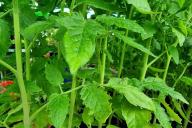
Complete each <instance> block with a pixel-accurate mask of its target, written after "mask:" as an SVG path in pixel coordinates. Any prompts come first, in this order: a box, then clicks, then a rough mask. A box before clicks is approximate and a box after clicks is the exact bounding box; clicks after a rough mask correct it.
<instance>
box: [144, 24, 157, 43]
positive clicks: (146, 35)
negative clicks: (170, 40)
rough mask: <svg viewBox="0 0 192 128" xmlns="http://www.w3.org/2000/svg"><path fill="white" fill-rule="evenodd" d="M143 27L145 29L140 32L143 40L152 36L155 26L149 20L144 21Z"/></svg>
mask: <svg viewBox="0 0 192 128" xmlns="http://www.w3.org/2000/svg"><path fill="white" fill-rule="evenodd" d="M143 27H144V30H145V33H141V37H142V39H143V40H145V39H148V38H150V37H153V35H154V34H155V33H156V26H155V25H154V24H153V23H152V22H151V21H146V22H145V23H144V26H143Z"/></svg>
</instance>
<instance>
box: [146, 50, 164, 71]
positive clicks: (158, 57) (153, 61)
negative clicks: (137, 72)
mask: <svg viewBox="0 0 192 128" xmlns="http://www.w3.org/2000/svg"><path fill="white" fill-rule="evenodd" d="M166 52H167V51H164V52H163V53H161V54H160V55H159V56H157V57H156V58H155V59H153V60H152V61H151V62H149V63H148V65H147V67H148V68H149V67H150V66H151V65H152V64H154V63H155V62H156V61H157V60H158V59H160V58H161V57H162V56H163V55H164V54H165V53H166Z"/></svg>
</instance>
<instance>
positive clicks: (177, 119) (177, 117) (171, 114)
mask: <svg viewBox="0 0 192 128" xmlns="http://www.w3.org/2000/svg"><path fill="white" fill-rule="evenodd" d="M162 104H163V105H164V107H165V109H166V111H167V113H168V114H169V116H170V118H171V119H172V120H174V121H176V122H177V123H179V124H181V121H182V119H181V118H180V117H179V115H178V114H177V113H175V112H174V111H173V109H172V108H171V107H170V106H169V105H168V104H167V103H166V102H165V101H163V102H162Z"/></svg>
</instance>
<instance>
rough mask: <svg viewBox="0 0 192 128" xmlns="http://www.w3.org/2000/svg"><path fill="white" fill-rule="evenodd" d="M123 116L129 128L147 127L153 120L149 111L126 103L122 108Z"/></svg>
mask: <svg viewBox="0 0 192 128" xmlns="http://www.w3.org/2000/svg"><path fill="white" fill-rule="evenodd" d="M122 115H123V117H124V119H125V121H126V124H127V127H129V128H142V127H145V126H146V125H147V124H148V123H149V121H150V119H151V113H150V112H149V111H147V110H145V109H139V108H138V107H135V106H132V105H130V104H125V103H124V104H123V106H122Z"/></svg>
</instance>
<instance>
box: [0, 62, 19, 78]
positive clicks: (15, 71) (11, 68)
mask: <svg viewBox="0 0 192 128" xmlns="http://www.w3.org/2000/svg"><path fill="white" fill-rule="evenodd" d="M0 64H1V65H3V66H4V67H6V68H7V69H9V70H10V71H11V72H12V73H13V74H15V75H16V74H17V70H16V69H14V68H13V67H12V66H11V65H9V64H7V63H6V62H5V61H3V60H1V59H0Z"/></svg>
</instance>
